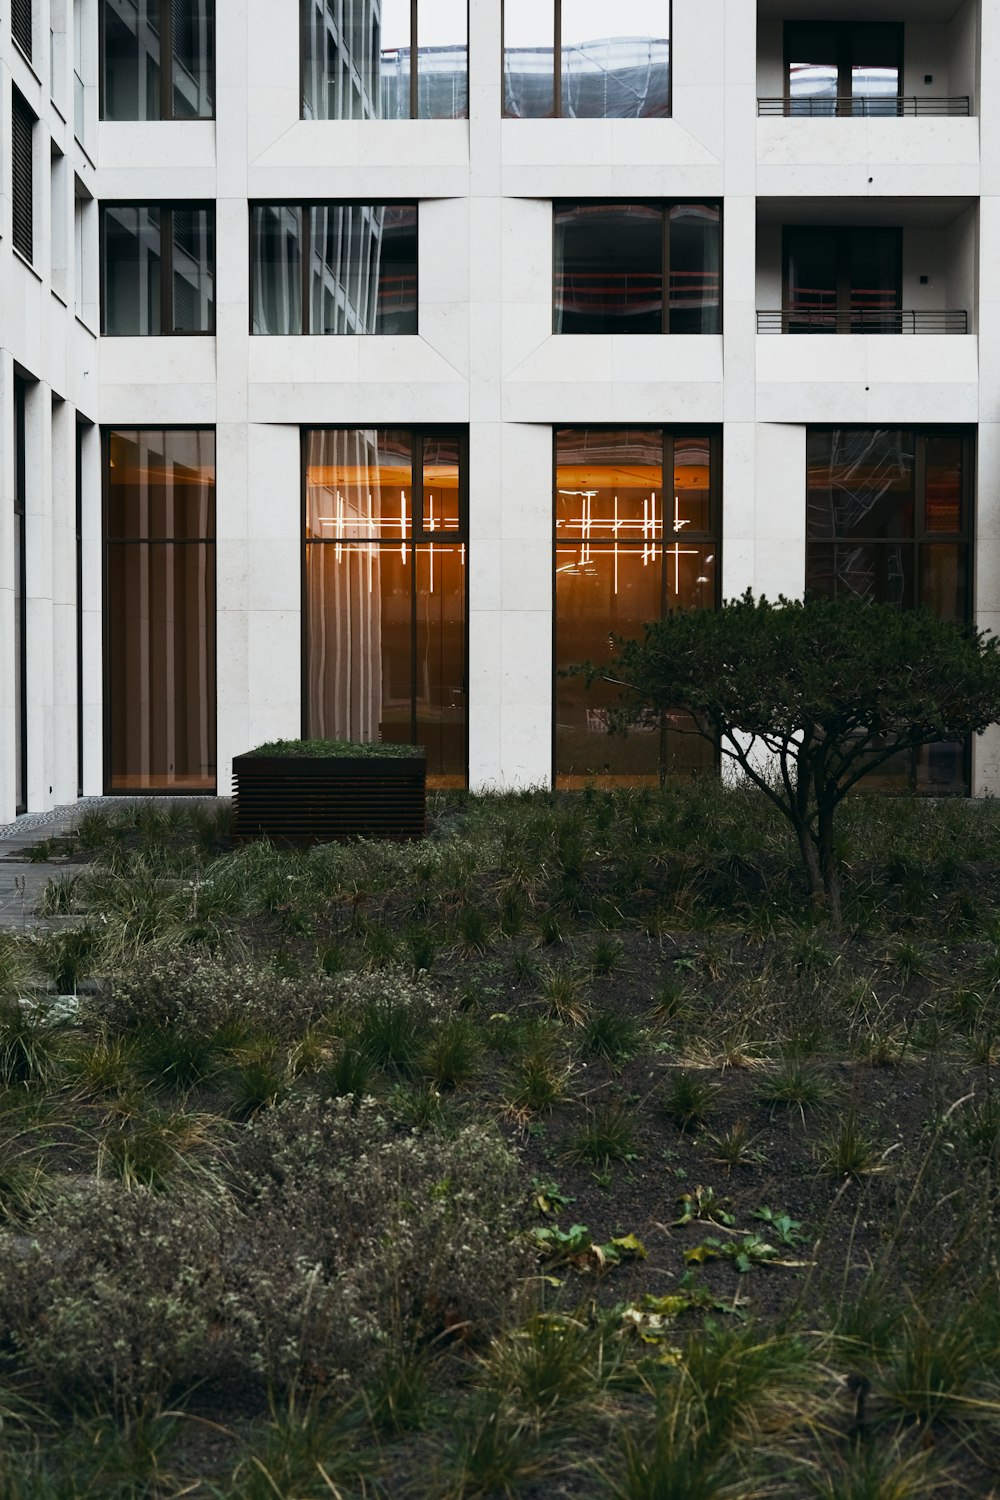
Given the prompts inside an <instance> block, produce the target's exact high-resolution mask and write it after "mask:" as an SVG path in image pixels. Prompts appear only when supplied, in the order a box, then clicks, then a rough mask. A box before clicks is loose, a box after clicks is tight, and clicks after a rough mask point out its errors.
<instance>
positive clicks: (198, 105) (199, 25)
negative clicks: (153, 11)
mask: <svg viewBox="0 0 1000 1500" xmlns="http://www.w3.org/2000/svg"><path fill="white" fill-rule="evenodd" d="M170 15H171V32H172V38H171V39H172V51H173V58H172V62H173V111H174V119H175V120H198V119H201V120H205V119H210V118H211V117H212V115H213V113H214V111H215V103H214V100H213V97H212V96H213V93H214V80H215V0H170Z"/></svg>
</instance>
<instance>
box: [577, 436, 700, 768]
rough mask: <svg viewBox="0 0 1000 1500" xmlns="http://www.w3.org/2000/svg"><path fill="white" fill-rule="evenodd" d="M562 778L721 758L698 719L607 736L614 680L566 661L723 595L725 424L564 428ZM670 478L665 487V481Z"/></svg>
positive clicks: (601, 650)
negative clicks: (699, 730) (589, 678)
mask: <svg viewBox="0 0 1000 1500" xmlns="http://www.w3.org/2000/svg"><path fill="white" fill-rule="evenodd" d="M555 448H556V451H555V473H556V480H555V487H556V493H555V506H554V510H555V668H556V672H555V784H556V786H557V787H562V788H567V789H572V788H575V787H581V786H584V785H586V784H587V783H588V782H591V781H597V782H601V783H603V784H605V785H610V786H614V785H638V784H641V783H646V782H648V783H655V782H656V781H657V780H658V779H659V777H660V774H661V772H662V773H669V774H673V773H684V772H693V771H701V770H711V769H713V768H714V765H715V760H714V757H713V755H712V751H711V748H710V747H709V746H708V745H707V744H706V742H705V741H704V740H703V739H701V738H700V737H699V736H698V735H696V734H695V733H694V730H693V726H692V722H691V719H690V718H689V717H688V716H687V715H685V714H682V713H673V712H670V713H666V714H664V715H663V716H662V718H661V720H660V723H659V725H658V726H657V727H656V728H654V729H643V730H637V731H636V732H634V733H631V734H629V735H627V736H624V737H620V736H617V735H616V736H614V737H612V736H609V735H608V733H607V709H608V707H609V705H610V704H611V703H613V702H614V701H615V699H616V697H617V692H616V690H615V688H613V687H612V686H610V685H609V684H606V683H602V682H601V681H600V679H596V680H595V681H594V684H593V686H592V687H590V688H589V689H588V688H587V687H586V686H585V685H584V682H583V679H582V678H581V677H579V676H572V677H562V676H560V673H561V672H562V671H564V670H565V669H567V668H570V667H574V666H578V665H579V664H580V663H581V662H585V661H591V662H594V663H595V664H597V665H599V664H600V663H601V662H602V661H610V660H611V659H612V658H613V657H614V656H615V655H616V646H615V637H616V636H624V637H631V636H640V635H641V634H642V627H643V625H644V624H646V623H647V622H648V621H652V620H658V619H660V618H661V617H662V616H663V614H664V613H665V612H666V611H668V610H671V609H714V608H715V607H716V605H717V603H718V580H719V578H720V576H721V574H720V569H719V545H718V538H719V533H720V517H719V510H720V502H719V475H720V473H721V464H720V445H719V438H718V435H717V434H713V433H706V432H697V431H693V432H692V431H685V430H684V429H679V430H677V431H676V432H672V431H668V432H664V431H663V430H662V429H661V428H655V427H639V428H617V429H605V428H597V427H584V428H563V429H562V430H560V431H557V433H556V436H555ZM665 480H666V489H665V488H664V481H665Z"/></svg>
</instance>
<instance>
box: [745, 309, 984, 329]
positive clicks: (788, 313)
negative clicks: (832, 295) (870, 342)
mask: <svg viewBox="0 0 1000 1500" xmlns="http://www.w3.org/2000/svg"><path fill="white" fill-rule="evenodd" d="M968 331H969V314H968V313H967V312H966V311H965V309H964V308H948V309H947V310H946V311H938V310H936V309H934V310H930V309H925V308H906V307H896V308H881V307H877V308H876V307H852V308H845V309H843V310H841V311H833V310H830V311H827V310H826V309H823V308H787V307H784V308H782V307H778V308H766V309H761V308H758V310H757V332H758V333H925V334H926V333H968Z"/></svg>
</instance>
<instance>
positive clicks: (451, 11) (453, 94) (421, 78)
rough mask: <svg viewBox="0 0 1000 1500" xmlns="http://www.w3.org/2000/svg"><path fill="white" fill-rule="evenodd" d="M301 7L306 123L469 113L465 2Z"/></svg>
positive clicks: (334, 1) (340, 2)
mask: <svg viewBox="0 0 1000 1500" xmlns="http://www.w3.org/2000/svg"><path fill="white" fill-rule="evenodd" d="M299 4H300V20H301V27H302V118H303V119H304V120H380V119H381V120H452V119H460V118H462V117H464V116H465V115H467V114H468V111H469V83H468V35H469V17H468V0H299Z"/></svg>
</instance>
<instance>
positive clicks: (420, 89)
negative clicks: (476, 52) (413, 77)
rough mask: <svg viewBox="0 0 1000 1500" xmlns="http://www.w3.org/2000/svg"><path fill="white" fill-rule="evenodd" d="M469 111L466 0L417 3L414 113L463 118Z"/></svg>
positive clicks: (426, 117)
mask: <svg viewBox="0 0 1000 1500" xmlns="http://www.w3.org/2000/svg"><path fill="white" fill-rule="evenodd" d="M468 112H469V84H468V5H467V0H432V3H430V4H428V3H427V0H423V3H422V4H419V5H418V6H417V115H418V116H419V118H420V119H421V120H454V119H463V118H464V117H465V116H466V115H467V114H468Z"/></svg>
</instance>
